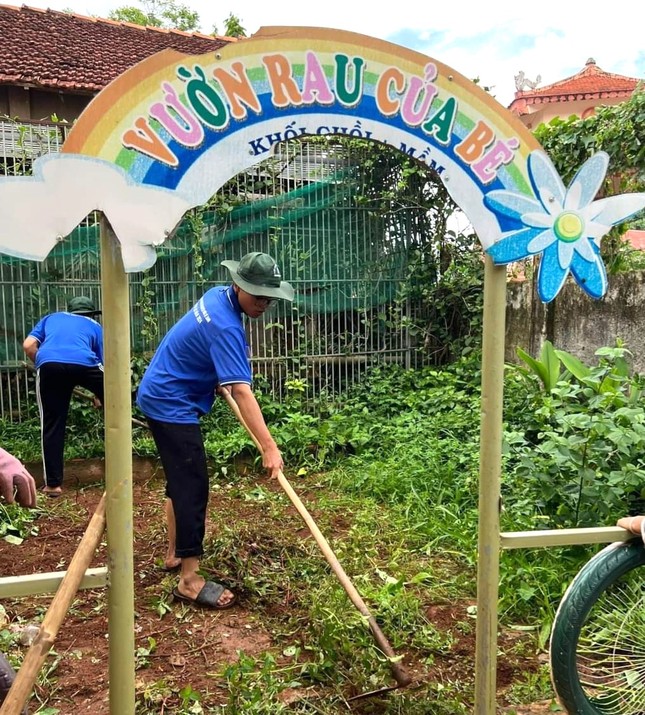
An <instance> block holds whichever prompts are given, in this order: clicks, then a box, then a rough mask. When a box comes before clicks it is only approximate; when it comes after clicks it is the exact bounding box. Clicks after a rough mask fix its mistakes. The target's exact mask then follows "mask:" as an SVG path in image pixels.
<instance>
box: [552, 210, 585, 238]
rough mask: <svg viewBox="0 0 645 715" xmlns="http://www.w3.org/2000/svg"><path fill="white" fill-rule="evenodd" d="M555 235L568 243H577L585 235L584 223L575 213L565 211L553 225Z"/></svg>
mask: <svg viewBox="0 0 645 715" xmlns="http://www.w3.org/2000/svg"><path fill="white" fill-rule="evenodd" d="M553 230H554V231H555V235H556V236H557V237H558V238H559V239H560V240H561V241H566V242H567V243H573V242H574V241H577V240H578V239H579V238H580V237H581V236H582V233H583V230H584V223H583V221H582V219H581V218H580V216H578V214H577V213H573V211H563V212H562V213H561V214H560V215H559V216H558V218H556V220H555V222H554V223H553Z"/></svg>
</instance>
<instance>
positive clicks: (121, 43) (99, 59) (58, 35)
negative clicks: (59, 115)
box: [0, 5, 235, 92]
mask: <svg viewBox="0 0 645 715" xmlns="http://www.w3.org/2000/svg"><path fill="white" fill-rule="evenodd" d="M0 37H2V41H1V42H0V83H5V84H7V83H10V84H19V85H23V86H25V85H26V86H32V87H48V88H52V89H62V88H64V89H67V90H72V91H74V90H76V91H88V92H98V91H100V90H101V89H103V87H105V86H106V85H107V84H108V83H109V82H111V81H112V80H113V79H115V78H116V77H118V76H119V75H120V74H122V73H123V72H124V71H125V70H126V69H128V68H130V67H132V65H134V64H136V63H137V62H139V61H141V60H143V59H145V58H146V57H149V56H150V55H153V54H155V53H156V52H159V51H161V50H164V49H167V48H172V49H175V50H178V51H180V52H186V53H189V54H194V55H197V54H204V53H206V52H213V51H215V50H217V49H218V48H220V47H222V46H223V45H226V44H227V43H229V42H234V41H235V38H231V37H211V36H209V35H201V34H193V33H188V32H181V31H179V30H163V29H159V28H153V27H140V26H139V25H133V24H130V23H125V22H115V21H113V20H103V19H100V18H94V17H84V16H82V15H75V14H72V13H65V12H57V11H55V10H39V9H36V8H32V7H27V6H26V5H23V6H22V7H12V6H9V5H0Z"/></svg>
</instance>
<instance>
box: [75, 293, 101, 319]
mask: <svg viewBox="0 0 645 715" xmlns="http://www.w3.org/2000/svg"><path fill="white" fill-rule="evenodd" d="M67 312H68V313H78V314H79V315H94V314H95V313H100V312H101V311H100V310H97V309H96V306H95V305H94V303H93V302H92V299H91V298H88V297H87V296H86V295H79V296H76V298H72V299H71V300H70V301H69V303H68V304H67Z"/></svg>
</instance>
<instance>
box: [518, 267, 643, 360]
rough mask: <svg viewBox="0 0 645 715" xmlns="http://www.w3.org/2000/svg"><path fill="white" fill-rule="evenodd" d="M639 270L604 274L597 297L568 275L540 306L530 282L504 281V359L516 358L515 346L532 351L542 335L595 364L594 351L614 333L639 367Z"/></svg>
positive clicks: (612, 338)
mask: <svg viewBox="0 0 645 715" xmlns="http://www.w3.org/2000/svg"><path fill="white" fill-rule="evenodd" d="M644 307H645V271H632V272H630V273H620V274H618V275H615V276H609V288H608V290H607V293H606V295H605V296H604V297H603V298H602V299H601V300H593V299H592V298H589V297H588V296H587V294H586V293H584V292H583V291H582V289H581V288H580V287H579V286H578V285H577V284H576V283H574V282H573V281H572V280H568V281H567V283H566V285H565V286H564V287H563V288H562V290H561V291H560V293H559V294H558V296H557V297H556V298H555V300H554V301H552V302H551V303H549V304H547V305H544V304H543V303H542V302H541V301H540V299H539V298H538V296H537V293H536V292H535V288H534V283H533V281H529V280H527V281H523V282H512V283H509V284H508V292H507V301H506V343H505V345H506V347H505V356H506V360H507V361H508V362H519V360H518V357H517V352H516V351H517V348H518V347H521V348H522V349H523V350H525V351H526V352H528V353H529V354H530V355H532V356H534V357H535V356H538V355H539V352H540V349H541V347H542V344H543V342H544V340H545V339H548V340H550V341H551V342H552V343H553V345H554V346H555V347H556V348H557V349H559V350H566V351H567V352H569V353H572V354H573V355H575V356H576V357H578V358H579V359H580V360H582V361H583V362H585V363H586V364H596V363H597V360H598V359H597V358H596V357H595V356H594V353H595V351H596V350H597V349H598V348H601V347H606V346H609V347H613V346H614V345H615V344H616V339H617V338H620V339H621V340H622V341H623V343H624V344H625V347H627V348H628V349H629V350H630V351H631V352H632V353H633V357H632V358H631V361H630V362H631V365H632V367H633V369H634V371H636V372H640V373H643V372H645V311H644Z"/></svg>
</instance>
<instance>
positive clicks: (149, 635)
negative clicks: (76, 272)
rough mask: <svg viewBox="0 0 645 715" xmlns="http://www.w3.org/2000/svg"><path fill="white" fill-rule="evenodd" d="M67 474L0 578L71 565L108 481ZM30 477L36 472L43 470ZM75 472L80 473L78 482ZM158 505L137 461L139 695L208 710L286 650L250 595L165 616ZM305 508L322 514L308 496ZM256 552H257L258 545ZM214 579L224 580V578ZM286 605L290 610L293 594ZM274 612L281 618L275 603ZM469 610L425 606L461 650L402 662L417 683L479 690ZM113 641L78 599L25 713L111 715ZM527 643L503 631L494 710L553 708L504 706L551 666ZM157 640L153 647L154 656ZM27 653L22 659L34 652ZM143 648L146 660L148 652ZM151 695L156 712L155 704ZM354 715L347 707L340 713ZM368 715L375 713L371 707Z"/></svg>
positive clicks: (227, 499)
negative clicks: (466, 620)
mask: <svg viewBox="0 0 645 715" xmlns="http://www.w3.org/2000/svg"><path fill="white" fill-rule="evenodd" d="M72 466H73V467H74V469H72V468H70V469H68V472H67V474H66V484H65V492H64V495H63V496H62V497H60V498H59V499H45V498H44V497H41V498H40V503H39V507H41V508H43V515H42V516H41V517H40V518H39V519H38V521H37V526H38V534H37V535H36V536H32V537H30V538H28V539H26V540H25V541H24V542H23V543H22V544H21V545H20V546H14V545H10V544H8V543H6V542H5V541H1V540H0V575H2V576H17V575H26V574H32V573H43V572H50V571H62V570H65V569H66V568H67V565H68V564H69V563H70V560H71V559H72V557H73V555H74V553H75V551H76V548H77V546H78V543H79V540H80V539H81V537H82V535H83V533H84V531H85V528H86V527H87V524H88V522H89V520H90V518H91V516H92V514H93V513H94V510H95V508H96V506H97V504H98V502H99V500H100V497H101V495H102V492H103V487H102V483H101V481H95V483H94V484H87V482H88V480H89V481H92V480H96V478H97V477H102V474H101V466H100V464H99V465H97V464H96V463H93V464H92V463H87V464H83V463H80V464H78V465H72ZM33 471H34V472H37V468H34V469H33ZM79 474H82V475H83V478H82V479H81V478H80V477H79ZM35 476H36V475H35ZM258 482H259V483H260V484H261V486H262V487H263V488H264V489H267V490H269V489H270V490H275V489H278V490H279V486H278V485H277V484H276V483H273V482H271V481H270V480H267V479H263V478H260V479H259V480H258ZM163 498H164V497H163V481H162V477H161V476H160V473H159V472H158V471H157V470H156V468H155V465H154V464H152V463H149V462H145V461H144V462H135V475H134V484H133V503H134V506H135V513H134V562H135V565H134V580H135V612H136V615H135V647H136V648H137V649H141V651H140V653H139V658H138V665H140V666H141V667H138V669H137V671H136V684H137V692H138V693H139V694H141V693H143V692H145V691H146V689H147V691H148V693H149V699H147V700H146V703H147V705H146V707H147V709H146V710H145V711H144V712H147V713H150V712H157V713H160V714H163V713H177V712H182V713H183V712H187V710H182V709H181V708H180V705H179V699H178V692H179V691H180V689H181V688H185V687H187V686H189V687H190V688H192V689H193V690H194V691H197V692H199V693H200V694H201V703H202V706H204V708H205V709H206V708H214V707H215V706H217V705H221V706H223V705H224V704H225V703H226V702H227V697H228V691H227V685H226V681H225V679H224V678H223V677H222V672H223V670H224V669H225V668H226V667H227V666H228V665H231V664H233V663H236V662H238V658H239V655H238V652H240V651H241V652H242V653H244V654H246V655H247V656H261V655H262V654H265V653H271V654H272V655H273V656H274V657H275V658H276V660H277V661H278V663H279V662H280V661H281V657H282V652H281V649H282V648H284V644H282V645H279V644H278V643H276V642H275V640H274V637H273V636H272V633H271V631H270V630H269V629H268V628H267V627H266V626H265V625H264V623H265V622H266V621H267V619H266V616H267V614H264V613H262V612H261V611H258V609H257V607H253V606H252V603H251V601H252V599H251V598H250V597H249V596H250V595H249V594H245V593H244V591H242V592H241V593H240V601H239V604H238V605H237V606H236V607H234V608H233V609H231V610H226V611H218V612H212V611H203V610H199V609H196V608H192V607H190V606H188V607H187V606H184V605H180V604H172V606H171V608H170V609H169V612H166V613H160V610H159V609H160V603H164V602H169V601H171V598H170V593H171V591H172V588H173V586H174V585H175V583H176V579H177V577H176V575H174V574H168V573H166V572H164V571H163V570H162V568H161V565H162V560H163V555H164V547H165V533H164V528H163V513H162V505H163ZM43 502H45V503H43ZM307 506H308V508H310V509H315V504H313V503H311V500H310V499H309V498H308V502H307ZM213 509H216V510H217V511H218V512H220V513H225V514H226V519H227V520H229V522H230V520H231V519H234V520H236V521H237V522H247V523H249V524H256V525H257V523H264V521H265V520H266V514H265V512H266V506H265V505H264V504H263V503H262V502H259V501H249V500H245V499H244V498H242V497H241V496H240V495H239V493H237V494H236V493H231V494H227V493H225V492H221V493H218V498H217V504H216V505H213V504H211V510H213ZM211 513H212V512H211ZM312 513H313V512H312ZM70 514H71V515H72V516H70ZM212 522H213V519H212V518H211V520H210V522H209V529H210V528H213V524H212ZM285 524H288V528H289V529H291V533H292V534H293V538H294V539H296V540H298V539H307V538H311V536H310V535H309V532H308V531H307V529H303V528H302V527H303V524H302V521H301V520H300V518H299V517H298V516H297V514H296V513H295V510H293V509H292V508H290V507H285ZM269 536H270V535H269V534H267V537H269ZM253 546H254V548H257V549H262V544H259V545H258V544H254V545H253ZM321 558H322V556H321ZM106 559H107V547H106V545H105V543H103V544H102V545H101V547H100V549H99V550H98V551H97V553H96V555H95V559H94V561H93V563H92V564H91V566H93V567H96V566H103V565H105V564H106ZM214 575H215V576H219V577H224V578H226V574H214ZM51 598H52V596H51V595H43V596H35V597H28V598H27V597H25V598H21V599H7V600H5V601H4V602H3V603H2V605H3V606H4V608H5V610H6V615H7V619H8V621H9V622H8V623H7V624H5V625H4V626H3V627H5V628H12V627H16V626H17V624H21V627H22V626H24V624H25V623H39V622H40V620H42V616H43V614H44V612H45V611H46V609H47V607H48V605H49V603H50V602H51ZM282 607H284V608H285V609H288V608H292V607H293V604H292V603H290V602H289V594H288V592H286V594H285V603H284V604H283V606H282ZM350 607H351V606H350ZM273 608H274V610H275V606H274V607H273ZM463 609H464V604H450V605H446V604H429V605H428V607H427V615H428V619H429V620H430V622H431V623H433V624H434V625H435V627H437V628H438V629H441V630H442V631H450V632H451V634H452V636H453V642H454V646H453V647H452V649H451V652H450V653H449V654H448V655H446V656H445V657H437V658H436V659H435V660H434V662H433V663H432V665H431V666H429V665H427V663H422V662H415V661H414V656H413V654H412V653H406V654H405V661H404V662H405V665H406V667H407V668H408V670H410V671H411V672H412V674H413V675H414V676H415V678H416V677H418V678H419V679H421V680H424V681H427V680H428V679H430V680H431V681H433V682H435V683H440V682H454V681H455V679H463V680H464V681H465V682H470V683H472V680H473V677H474V655H475V632H474V628H473V629H472V632H470V633H464V632H463V628H458V627H457V626H458V624H459V622H460V621H463ZM271 615H275V614H271ZM0 627H2V626H1V624H0ZM107 634H108V620H107V596H106V592H105V590H104V589H101V590H95V591H87V590H86V591H79V592H78V594H77V597H76V598H75V600H74V603H73V605H72V608H71V609H70V612H69V613H68V615H67V616H66V618H65V620H64V622H63V624H62V627H61V629H60V631H59V633H58V637H57V640H56V644H55V649H54V650H55V654H51V655H50V656H49V657H48V660H47V662H46V664H45V666H44V670H45V675H44V676H43V675H41V678H40V684H38V685H37V686H36V689H35V694H34V697H32V699H31V701H30V703H29V712H30V713H36V712H38V711H39V708H40V709H41V711H42V709H44V707H45V706H47V707H49V708H57V709H58V712H59V713H60V715H86V714H87V715H90V714H91V715H109V712H110V710H109V700H108V683H107V681H108V637H107ZM523 637H525V635H524V634H522V633H521V632H513V631H508V632H505V631H502V632H501V633H500V639H499V643H500V651H501V655H500V656H499V658H498V662H497V675H498V703H499V706H498V713H515V714H517V715H543V714H546V713H549V712H552V711H553V702H552V701H545V702H543V703H530V704H527V705H525V706H521V707H520V706H517V705H513V706H510V705H508V704H505V703H506V698H505V693H506V691H507V690H508V688H509V686H511V684H512V683H513V682H515V681H516V680H518V679H521V678H525V675H526V673H527V672H531V671H537V670H538V668H539V667H540V665H541V664H542V663H543V661H544V655H543V654H542V655H541V656H538V655H535V656H531V655H528V656H527V655H526V653H527V652H529V651H530V649H528V648H527V649H517V648H514V646H515V645H516V644H517V640H518V639H520V638H523ZM151 639H153V640H152V641H151ZM151 643H154V647H153V648H151ZM24 650H25V652H26V651H27V647H25V648H24ZM148 651H151V652H150V653H149V654H146V653H147V652H148ZM514 652H521V653H522V655H521V656H514V655H512V654H513V653H514ZM54 665H55V667H54ZM49 671H50V672H49ZM161 683H164V685H165V686H166V687H165V689H164V688H162V687H161V686H160V685H159V684H161ZM390 684H392V683H390ZM349 695H351V694H349ZM349 695H348V696H347V697H349ZM298 696H299V695H298V692H297V691H294V692H293V693H287V694H286V696H285V697H286V698H287V699H289V698H291V699H293V700H297V698H298ZM320 697H321V702H322V701H324V698H325V693H324V689H321V691H320ZM155 698H156V703H155V704H151V703H152V700H153V699H155ZM362 707H364V706H362V705H361V704H359V703H357V704H356V705H355V706H352V707H351V708H350V709H351V710H353V711H355V712H368V710H363V709H361V708H362ZM429 707H430V706H429ZM347 711H348V708H347V707H344V708H343V710H342V712H347ZM50 712H56V711H55V710H51V711H50ZM207 712H208V710H207ZM222 712H229V711H228V710H222ZM230 712H231V713H233V712H237V710H235V711H234V710H230ZM321 712H322V710H321ZM325 712H327V710H325ZM339 712H341V710H339ZM369 712H378V711H377V710H373V709H372V710H369ZM431 712H432V708H430V709H429V710H428V713H431Z"/></svg>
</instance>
